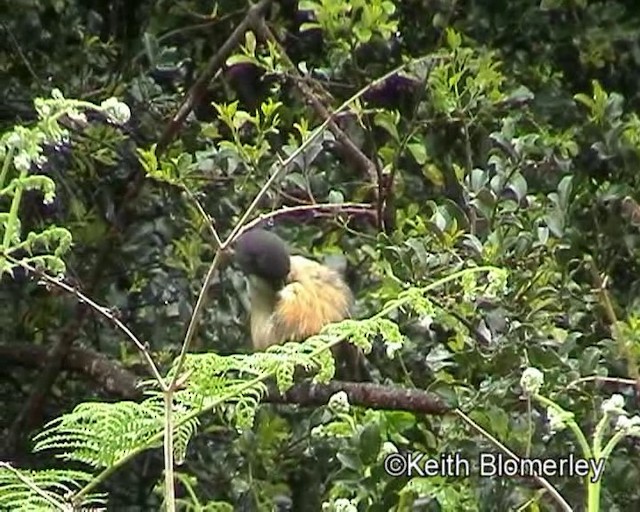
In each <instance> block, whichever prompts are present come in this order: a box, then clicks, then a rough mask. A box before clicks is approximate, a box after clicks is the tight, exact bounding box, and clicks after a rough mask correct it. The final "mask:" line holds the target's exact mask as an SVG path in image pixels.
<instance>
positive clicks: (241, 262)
mask: <svg viewBox="0 0 640 512" xmlns="http://www.w3.org/2000/svg"><path fill="white" fill-rule="evenodd" d="M235 260H236V262H237V264H238V266H239V267H240V269H241V270H242V271H243V272H244V273H245V274H247V276H257V277H260V278H262V279H264V280H265V281H267V282H268V283H269V284H271V285H272V286H273V287H274V288H275V289H279V288H280V287H282V286H283V285H284V281H285V279H286V277H287V275H288V274H289V270H290V268H291V261H290V259H289V250H288V248H287V245H286V244H285V243H284V241H283V240H282V239H281V238H280V237H279V236H278V235H276V234H275V233H271V232H270V231H265V230H264V229H252V230H251V231H248V232H247V233H245V234H243V235H242V236H241V237H240V238H239V239H238V241H237V242H236V244H235Z"/></svg>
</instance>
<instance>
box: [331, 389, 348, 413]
mask: <svg viewBox="0 0 640 512" xmlns="http://www.w3.org/2000/svg"><path fill="white" fill-rule="evenodd" d="M328 406H329V410H330V411H331V412H333V413H335V414H345V413H348V412H349V407H350V404H349V397H348V396H347V394H346V393H345V392H344V391H338V392H337V393H335V394H334V395H332V396H331V398H329V403H328Z"/></svg>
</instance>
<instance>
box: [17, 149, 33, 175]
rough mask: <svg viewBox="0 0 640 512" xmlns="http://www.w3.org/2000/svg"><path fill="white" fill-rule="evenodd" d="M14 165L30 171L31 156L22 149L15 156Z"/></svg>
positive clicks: (19, 168)
mask: <svg viewBox="0 0 640 512" xmlns="http://www.w3.org/2000/svg"><path fill="white" fill-rule="evenodd" d="M13 165H14V166H15V168H16V169H17V170H18V171H20V172H23V171H28V170H29V169H30V168H31V157H30V156H29V154H28V153H27V152H26V151H20V153H18V154H17V155H16V156H14V157H13Z"/></svg>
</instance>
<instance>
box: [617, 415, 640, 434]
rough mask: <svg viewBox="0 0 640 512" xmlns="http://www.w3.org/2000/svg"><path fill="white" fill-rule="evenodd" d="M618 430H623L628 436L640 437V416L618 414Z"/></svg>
mask: <svg viewBox="0 0 640 512" xmlns="http://www.w3.org/2000/svg"><path fill="white" fill-rule="evenodd" d="M616 430H622V431H623V432H624V434H625V435H627V436H633V437H640V416H637V415H636V416H632V417H631V418H628V417H627V416H622V415H621V416H618V421H617V422H616Z"/></svg>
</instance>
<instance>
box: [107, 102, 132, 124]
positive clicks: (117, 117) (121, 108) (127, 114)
mask: <svg viewBox="0 0 640 512" xmlns="http://www.w3.org/2000/svg"><path fill="white" fill-rule="evenodd" d="M100 108H102V110H104V112H105V113H106V114H107V115H109V116H110V117H111V118H112V119H113V120H114V121H115V122H116V123H119V124H124V123H126V122H127V121H128V120H129V119H131V110H130V109H129V106H128V105H127V104H126V103H123V102H122V101H120V100H118V98H113V97H111V98H108V99H106V100H104V101H103V102H102V103H101V104H100Z"/></svg>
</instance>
